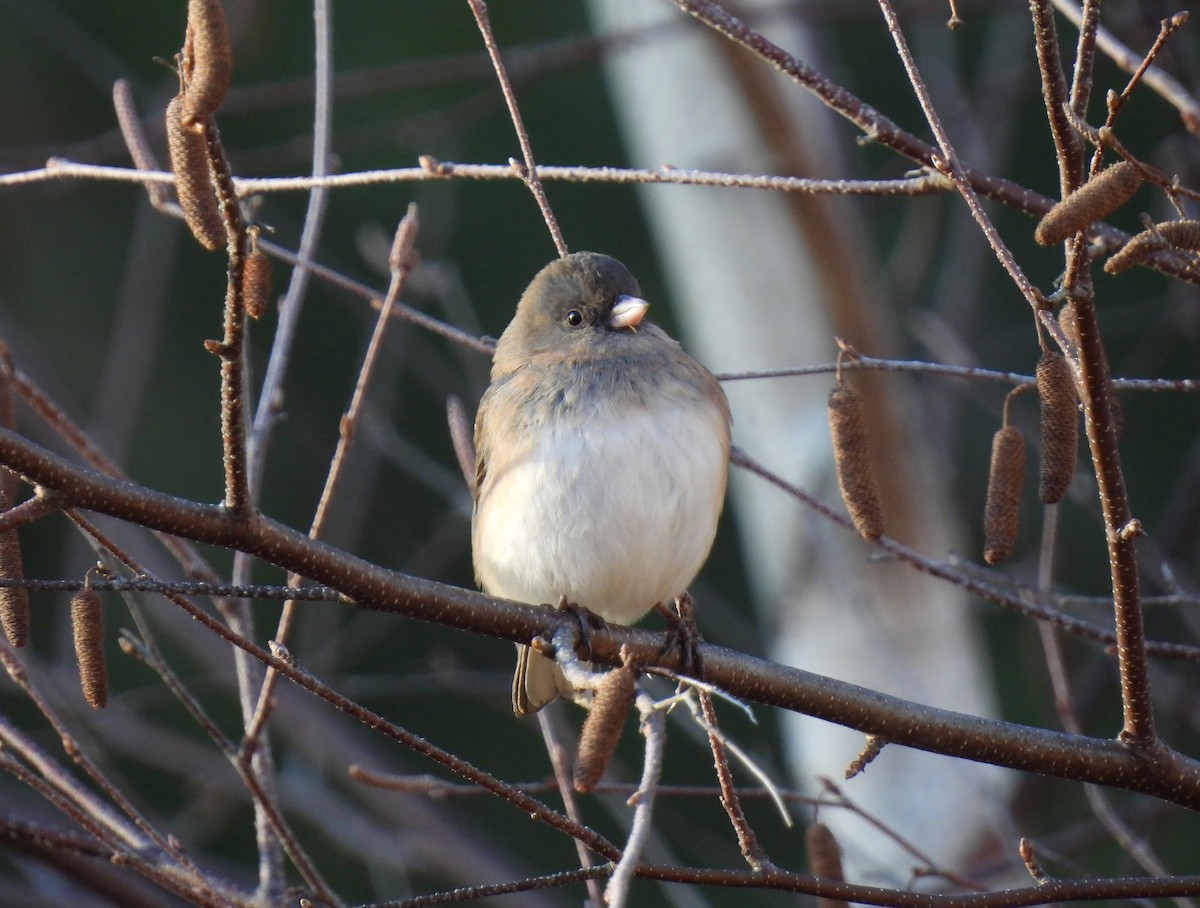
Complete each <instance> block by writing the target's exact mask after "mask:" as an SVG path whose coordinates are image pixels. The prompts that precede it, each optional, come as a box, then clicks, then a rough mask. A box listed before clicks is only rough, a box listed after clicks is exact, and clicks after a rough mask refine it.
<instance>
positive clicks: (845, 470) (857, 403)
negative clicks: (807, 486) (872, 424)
mask: <svg viewBox="0 0 1200 908" xmlns="http://www.w3.org/2000/svg"><path fill="white" fill-rule="evenodd" d="M828 409H829V434H830V436H831V437H832V439H833V462H834V466H835V467H836V469H837V478H838V488H840V489H841V492H842V501H844V502H845V504H846V510H847V511H849V512H850V519H851V520H852V521H854V527H855V529H857V530H858V532H859V535H860V536H862V537H863V538H864V539H878V538H879V537H880V536H882V535H883V510H882V508H881V507H880V505H879V487H878V485H877V484H876V482H875V471H874V469H873V467H872V465H871V454H870V450H869V449H868V446H867V421H866V418H865V417H864V415H863V403H862V398H861V397H860V396H859V393H858V392H857V391H855V390H854V389H853V388H851V387H850V386H849V385H845V384H842V383H841V382H840V381H839V382H838V384H837V385H836V386H835V387H834V389H833V390H832V391H830V392H829V407H828Z"/></svg>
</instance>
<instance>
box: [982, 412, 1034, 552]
mask: <svg viewBox="0 0 1200 908" xmlns="http://www.w3.org/2000/svg"><path fill="white" fill-rule="evenodd" d="M1024 480H1025V436H1024V435H1022V434H1021V430H1020V429H1018V428H1017V427H1016V426H1001V428H1000V431H998V432H997V433H996V434H995V436H994V437H993V438H992V466H991V470H990V471H989V472H988V490H987V504H986V505H985V507H984V511H983V560H984V561H986V562H987V563H988V564H996V563H997V562H1000V561H1003V560H1004V559H1005V558H1007V557H1008V556H1009V554H1011V552H1012V550H1013V545H1015V544H1016V541H1017V524H1018V519H1019V516H1020V511H1021V485H1022V483H1023V482H1024Z"/></svg>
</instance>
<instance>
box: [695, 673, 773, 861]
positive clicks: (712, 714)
mask: <svg viewBox="0 0 1200 908" xmlns="http://www.w3.org/2000/svg"><path fill="white" fill-rule="evenodd" d="M696 695H697V697H698V698H699V700H700V714H701V716H702V717H703V719H704V730H705V733H706V734H707V735H708V746H709V748H710V749H711V750H712V755H713V766H714V767H715V769H716V772H717V782H718V784H719V785H720V787H721V806H722V807H724V808H725V813H726V815H727V816H728V817H729V822H730V823H731V824H732V825H733V831H734V833H735V834H736V835H737V840H738V847H739V848H740V849H741V851H742V857H744V858H745V859H746V862H747V863H748V864H749V865H750V867H751V869H752V870H755V871H762V870H764V869H767V868H770V867H773V866H774V865H773V864H772V863H771V860H770V858H768V857H767V853H766V851H764V850H763V847H762V845H761V844H759V841H758V836H756V835H755V834H754V830H753V828H751V826H750V822H749V821H748V820H747V819H746V812H745V811H744V810H742V804H741V801H740V800H739V799H738V793H737V789H736V788H735V787H734V785H733V772H732V771H731V770H730V768H729V757H728V756H727V755H726V753H725V744H724V742H723V741H722V740H721V736H720V734H719V733H718V731H717V728H718V726H717V711H716V710H715V709H714V708H713V702H712V694H710V693H709V692H708V691H706V690H697V691H696Z"/></svg>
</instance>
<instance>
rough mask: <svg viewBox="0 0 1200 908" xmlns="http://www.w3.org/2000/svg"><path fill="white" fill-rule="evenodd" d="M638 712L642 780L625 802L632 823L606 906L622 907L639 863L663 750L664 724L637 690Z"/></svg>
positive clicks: (608, 889)
mask: <svg viewBox="0 0 1200 908" xmlns="http://www.w3.org/2000/svg"><path fill="white" fill-rule="evenodd" d="M635 702H636V703H637V707H638V712H639V713H640V714H641V717H642V721H641V723H640V725H641V732H642V737H644V738H645V739H646V750H645V756H644V757H643V759H642V781H641V784H639V785H638V790H637V791H636V792H634V793H633V796H632V797H631V798H630V799H629V803H630V804H632V805H633V808H634V810H633V823H632V824H631V826H630V829H629V837H628V838H627V839H626V840H625V848H624V850H623V851H622V853H621V859H620V860H619V861H618V862H617V866H616V868H615V869H614V870H613V874H612V877H611V878H610V879H609V881H608V886H606V887H605V890H604V902H605V904H607V905H608V906H609V908H623V906H624V905H625V904H626V901H627V900H628V898H629V883H630V881H631V880H632V879H633V877H634V874H635V873H636V871H637V868H638V864H639V863H640V862H641V858H642V849H643V848H644V847H645V845H646V841H647V839H648V838H649V836H650V830H651V825H650V820H651V818H652V817H653V815H654V797H655V794H656V793H657V789H658V782H659V778H660V777H661V776H662V761H663V753H664V751H665V750H666V739H667V723H666V719H665V718H664V716H663V714H662V712H661V711H660V710H659V709H658V708H657V707H656V706H655V704H654V701H653V699H651V697H650V695H649V694H646V693H643V692H641V691H639V692H638V695H637V698H636V700H635Z"/></svg>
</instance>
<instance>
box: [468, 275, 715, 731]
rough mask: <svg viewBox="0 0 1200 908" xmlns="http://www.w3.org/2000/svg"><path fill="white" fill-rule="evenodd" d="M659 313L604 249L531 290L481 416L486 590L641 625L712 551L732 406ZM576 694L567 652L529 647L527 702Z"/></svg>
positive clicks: (502, 347)
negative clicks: (562, 661)
mask: <svg viewBox="0 0 1200 908" xmlns="http://www.w3.org/2000/svg"><path fill="white" fill-rule="evenodd" d="M648 308H649V303H647V302H646V301H645V300H644V299H643V298H642V293H641V290H640V288H639V286H638V282H637V281H636V280H635V279H634V277H633V275H632V274H630V272H629V270H628V269H627V268H626V267H625V266H624V265H622V264H621V263H620V262H619V261H617V260H616V259H614V258H612V257H611V256H607V255H603V254H600V253H595V252H576V253H572V254H569V255H565V256H563V257H562V258H560V259H558V260H556V261H554V262H551V263H550V264H549V265H547V266H546V267H545V268H543V269H542V270H541V271H540V272H538V274H537V275H536V276H535V277H534V279H533V281H532V282H531V283H530V284H529V286H528V288H527V289H526V290H525V292H524V293H523V294H522V296H521V298H520V301H519V302H518V304H517V309H516V313H515V315H514V316H513V318H512V321H511V322H510V323H509V325H508V327H507V328H506V329H505V330H504V332H503V334H501V336H500V338H499V340H498V341H497V343H496V349H495V353H494V356H493V359H492V370H491V384H490V385H489V386H488V388H487V390H486V391H485V392H484V395H483V397H482V399H481V401H480V404H479V409H478V411H477V414H476V418H475V450H476V482H475V503H474V510H473V516H472V527H471V549H472V561H473V563H474V569H475V577H476V580H477V582H478V583H479V585H480V587H481V588H482V589H483V590H484V592H486V593H488V594H491V595H494V596H498V597H501V598H504V599H512V600H516V601H518V602H524V603H528V604H533V605H549V604H550V603H554V602H569V603H573V604H576V605H578V606H580V607H582V608H584V609H587V610H588V611H589V612H591V613H593V614H594V615H597V616H599V617H600V618H601V619H603V620H604V621H605V622H613V623H617V624H632V623H634V622H636V621H638V620H639V619H640V618H641V617H642V616H643V615H645V614H646V613H647V612H648V611H650V610H651V609H652V608H654V607H655V606H656V605H658V604H660V603H662V604H666V603H669V602H671V601H673V600H674V599H675V598H677V597H679V596H681V595H682V594H683V593H684V592H685V591H686V590H687V587H688V585H689V584H691V582H692V581H693V580H694V579H695V577H696V575H697V574H698V573H699V571H700V568H701V567H702V566H703V564H704V562H705V561H706V560H707V558H708V554H709V551H710V550H711V548H712V544H713V539H714V537H715V535H716V530H717V522H718V518H719V516H720V514H721V510H722V507H723V504H724V501H725V487H726V482H727V475H728V466H729V446H730V427H731V423H732V416H731V413H730V409H729V402H728V400H727V399H726V397H725V393H724V391H722V389H721V386H720V384H719V383H718V382H717V380H716V378H714V377H713V375H712V373H711V372H709V371H708V370H707V369H706V368H705V367H704V366H702V365H701V364H700V363H699V362H697V361H696V360H695V359H693V358H692V357H691V356H690V355H689V354H688V353H686V352H685V351H684V350H683V348H682V347H681V346H680V345H679V343H678V342H677V341H675V340H673V339H672V338H671V337H669V336H668V335H667V334H666V333H665V332H664V331H663V330H662V329H661V328H659V327H658V326H657V325H654V324H653V323H652V322H650V321H649V320H647V319H646V318H645V316H646V311H647V309H648ZM572 696H573V690H572V688H571V685H570V684H569V683H568V682H567V680H566V678H565V677H564V676H563V674H562V671H561V669H560V668H559V667H558V666H557V665H556V664H555V663H554V661H553V660H552V659H549V658H547V657H546V656H544V655H541V654H540V653H536V652H534V651H532V650H531V649H530V648H529V647H528V646H523V645H518V657H517V670H516V674H515V677H514V679H513V689H512V702H513V710H514V712H516V713H517V714H518V715H529V714H532V713H535V712H537V711H538V710H539V709H541V708H542V707H543V706H545V705H546V704H547V703H549V702H551V701H553V700H556V699H559V698H564V699H570V698H571V697H572Z"/></svg>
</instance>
